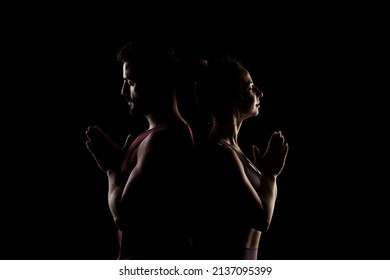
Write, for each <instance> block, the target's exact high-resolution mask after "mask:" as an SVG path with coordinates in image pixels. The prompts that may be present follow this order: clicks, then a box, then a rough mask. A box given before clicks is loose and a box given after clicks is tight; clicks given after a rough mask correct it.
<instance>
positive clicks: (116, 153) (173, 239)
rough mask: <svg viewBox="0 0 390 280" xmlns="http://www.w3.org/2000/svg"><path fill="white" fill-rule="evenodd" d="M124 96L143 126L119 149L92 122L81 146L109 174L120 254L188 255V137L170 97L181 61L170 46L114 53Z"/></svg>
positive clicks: (151, 44)
mask: <svg viewBox="0 0 390 280" xmlns="http://www.w3.org/2000/svg"><path fill="white" fill-rule="evenodd" d="M117 58H118V60H119V61H120V62H121V63H122V66H123V86H122V95H123V96H124V97H125V100H126V102H127V103H128V104H129V106H130V113H131V114H133V115H142V116H144V117H145V118H146V120H147V121H148V123H149V128H148V129H147V130H146V131H144V132H143V133H141V134H140V135H138V136H137V137H135V138H134V139H133V137H132V136H128V138H127V139H126V141H125V145H124V146H123V147H119V146H118V145H117V144H116V143H114V142H113V141H112V139H111V138H110V137H109V136H108V135H107V134H106V133H104V132H103V131H102V130H101V129H100V128H99V127H98V126H90V127H88V129H87V131H86V136H87V141H86V145H87V148H88V149H89V151H90V152H91V154H92V155H93V157H94V158H95V160H96V163H97V164H98V166H99V167H100V169H101V170H102V171H104V172H106V174H107V178H108V203H109V208H110V211H111V213H112V216H113V218H114V221H115V223H116V225H117V227H118V233H119V242H120V252H119V256H118V259H189V258H191V242H190V238H189V234H188V224H187V223H188V218H189V217H188V213H189V209H187V207H186V206H187V205H188V203H187V199H189V197H188V189H189V187H188V186H189V182H191V174H190V171H191V163H192V155H193V139H192V132H191V128H190V126H189V125H188V123H187V121H186V120H185V119H184V118H183V117H182V115H181V113H180V111H179V108H178V104H177V98H176V88H177V85H178V73H179V63H178V60H177V58H176V57H175V53H174V51H173V48H172V47H171V46H169V45H167V44H165V43H163V42H161V41H157V40H153V39H147V38H146V39H141V40H135V41H133V42H130V43H128V44H126V45H125V46H123V47H122V48H121V49H120V50H119V52H118V55H117Z"/></svg>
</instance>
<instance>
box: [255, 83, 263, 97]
mask: <svg viewBox="0 0 390 280" xmlns="http://www.w3.org/2000/svg"><path fill="white" fill-rule="evenodd" d="M255 89H256V95H257V96H258V97H259V98H262V97H263V92H262V91H261V90H260V89H259V88H258V87H256V86H255Z"/></svg>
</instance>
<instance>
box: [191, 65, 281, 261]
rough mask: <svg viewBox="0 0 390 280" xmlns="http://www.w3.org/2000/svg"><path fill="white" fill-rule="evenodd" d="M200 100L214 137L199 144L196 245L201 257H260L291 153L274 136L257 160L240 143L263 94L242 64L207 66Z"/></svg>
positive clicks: (278, 135)
mask: <svg viewBox="0 0 390 280" xmlns="http://www.w3.org/2000/svg"><path fill="white" fill-rule="evenodd" d="M204 66H205V67H204V69H203V70H204V71H203V73H202V75H200V77H199V79H198V81H197V97H198V100H199V104H200V106H201V108H202V110H203V111H204V112H206V113H208V114H209V116H210V121H211V127H210V130H209V133H208V138H207V140H206V141H205V142H204V143H201V144H200V145H198V147H197V149H198V164H197V166H198V167H199V170H198V178H199V181H198V184H197V187H196V196H195V202H196V203H194V205H196V207H195V209H194V210H195V211H194V215H195V216H194V221H195V223H194V228H193V239H192V242H193V246H194V249H195V250H196V254H197V258H198V259H257V254H258V247H259V242H260V236H261V233H262V232H265V231H267V230H268V228H269V225H270V223H271V219H272V215H273V212H274V206H275V200H276V195H277V178H278V176H279V174H280V173H281V172H282V170H283V168H284V164H285V160H286V156H287V153H288V144H287V143H285V139H284V136H283V135H282V133H281V132H280V131H279V132H274V133H273V134H272V135H271V137H270V139H269V142H268V146H267V149H266V150H265V152H264V154H263V155H260V152H259V149H258V148H257V147H256V146H253V158H254V159H255V160H254V162H252V161H251V160H250V159H249V158H248V157H247V156H246V155H245V154H244V153H243V151H242V150H241V148H240V146H239V144H238V133H239V131H240V128H241V125H242V123H243V121H244V120H245V119H247V118H251V117H255V116H257V115H258V114H259V108H260V98H261V97H262V96H263V93H262V92H261V91H260V90H259V89H258V88H257V87H256V86H255V85H254V83H253V81H252V78H251V75H250V73H249V72H248V70H247V69H246V68H245V67H244V66H243V64H242V63H240V62H238V61H236V60H233V59H231V58H228V59H224V60H220V61H218V62H214V63H208V64H207V63H205V65H204Z"/></svg>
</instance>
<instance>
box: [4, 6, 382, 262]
mask: <svg viewBox="0 0 390 280" xmlns="http://www.w3.org/2000/svg"><path fill="white" fill-rule="evenodd" d="M130 4H131V3H130ZM150 5H151V7H149V10H148V9H145V7H136V6H135V5H127V6H125V7H124V6H117V7H106V6H101V7H98V6H94V7H89V8H88V9H84V8H80V7H45V9H46V11H48V12H45V13H41V12H39V13H38V12H35V9H36V10H37V11H39V9H40V7H36V6H35V7H32V8H34V10H31V11H30V10H29V9H28V8H26V7H25V9H24V11H23V14H20V13H18V12H17V10H14V9H12V10H10V11H12V13H15V14H16V16H15V17H11V18H10V20H9V21H8V22H6V23H4V24H3V28H4V31H5V32H4V33H3V45H2V48H3V56H4V62H5V64H4V65H5V67H4V70H5V71H4V74H3V79H4V83H3V87H2V96H1V98H2V99H3V102H2V103H1V104H2V105H3V110H2V123H3V125H2V126H3V133H2V134H3V137H2V143H3V151H2V152H3V153H2V154H3V157H2V158H3V170H2V174H3V176H2V177H3V183H2V188H1V201H2V203H1V208H0V210H1V212H0V217H1V224H2V227H1V241H0V246H1V249H0V258H1V259H114V258H116V250H117V244H116V229H115V226H114V223H113V221H112V219H111V216H110V213H109V209H108V206H107V186H106V177H105V175H104V174H103V173H102V172H100V170H99V169H98V168H97V166H96V165H95V163H94V161H93V159H92V157H91V155H90V154H89V153H88V151H87V149H86V147H85V140H86V139H85V135H84V132H85V130H86V128H87V126H88V125H95V124H96V125H100V126H101V127H102V128H104V129H105V130H106V131H108V132H109V133H111V134H112V135H113V137H114V138H115V139H116V140H117V141H119V142H121V141H123V140H124V137H125V135H127V133H134V132H137V131H139V130H140V129H142V128H143V125H145V123H144V121H143V120H142V119H136V118H133V117H130V115H129V114H128V108H127V105H126V103H125V102H124V100H123V98H122V96H121V95H120V88H121V83H122V78H121V65H120V64H118V63H117V62H116V59H115V54H116V51H117V50H118V48H119V47H120V46H121V45H122V44H123V43H125V42H126V41H128V40H130V39H133V38H136V37H142V36H145V35H146V36H149V35H160V36H163V37H167V38H169V39H170V40H171V41H172V42H174V44H175V45H176V46H177V50H178V52H179V53H180V55H183V56H191V55H193V54H194V53H196V52H197V51H198V50H201V51H202V52H205V53H214V52H220V51H229V52H232V53H237V54H240V55H242V56H244V57H245V58H246V59H247V61H248V62H249V68H250V70H251V73H252V78H253V79H254V80H255V82H258V83H259V84H261V87H262V90H263V92H264V98H263V103H262V108H261V113H260V115H259V117H256V118H254V119H251V120H248V121H247V122H245V123H244V125H243V127H242V130H241V135H240V141H241V144H242V145H243V146H244V147H249V145H250V144H257V145H259V146H260V149H262V148H263V149H264V144H265V141H266V139H267V137H268V136H269V135H270V134H271V133H272V131H275V130H281V131H282V132H283V133H284V135H285V137H286V140H287V142H288V143H289V145H290V151H289V155H288V158H287V162H286V166H285V169H284V171H283V173H282V175H281V176H280V179H279V193H278V201H277V205H276V209H275V214H274V218H273V221H272V225H271V228H270V230H269V232H267V233H266V234H264V235H263V237H262V240H261V247H260V255H259V257H260V258H262V259H388V258H389V249H390V242H389V240H388V239H389V238H388V236H389V233H390V232H389V229H388V214H389V202H388V198H387V197H388V196H387V195H386V191H387V187H388V183H387V180H385V179H386V175H387V167H388V163H387V156H386V155H387V154H388V148H387V143H386V129H387V128H388V125H387V122H386V117H385V113H386V107H387V106H386V103H385V102H384V101H383V100H384V99H383V97H385V96H386V94H388V85H384V84H383V83H382V81H383V80H384V78H385V77H386V73H387V72H388V71H387V68H388V66H387V64H386V63H385V59H386V52H385V50H386V47H385V46H384V44H385V36H384V34H385V33H384V32H385V30H384V26H385V25H384V23H385V22H384V21H385V20H384V18H383V17H382V16H381V13H380V11H381V9H380V8H379V7H378V8H370V9H369V8H368V7H363V6H360V7H356V6H355V7H351V6H349V7H340V6H338V7H330V6H321V7H314V6H305V7H300V6H292V5H290V6H280V7H271V8H268V7H267V8H266V7H260V8H256V9H255V8H254V7H253V6H251V5H244V4H240V5H238V6H237V3H236V4H235V5H233V4H232V5H231V6H226V7H217V8H214V9H211V8H210V7H209V6H200V5H199V4H198V5H197V6H195V5H194V6H192V5H190V4H188V6H184V7H177V8H175V9H172V10H169V11H167V10H166V8H168V6H164V7H156V6H155V5H154V4H153V5H152V4H150ZM225 5H227V4H225ZM111 8H112V9H111ZM163 8H165V10H164V9H163Z"/></svg>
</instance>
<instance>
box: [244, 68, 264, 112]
mask: <svg viewBox="0 0 390 280" xmlns="http://www.w3.org/2000/svg"><path fill="white" fill-rule="evenodd" d="M240 68H241V69H240V74H241V84H242V89H243V90H242V101H241V103H240V105H239V111H240V114H241V116H242V117H245V118H248V117H254V116H257V115H258V114H259V109H260V98H261V97H263V93H262V92H261V91H260V90H259V89H258V88H257V87H256V86H255V85H254V83H253V80H252V77H251V75H250V73H249V71H248V70H247V69H245V68H244V67H240Z"/></svg>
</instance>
